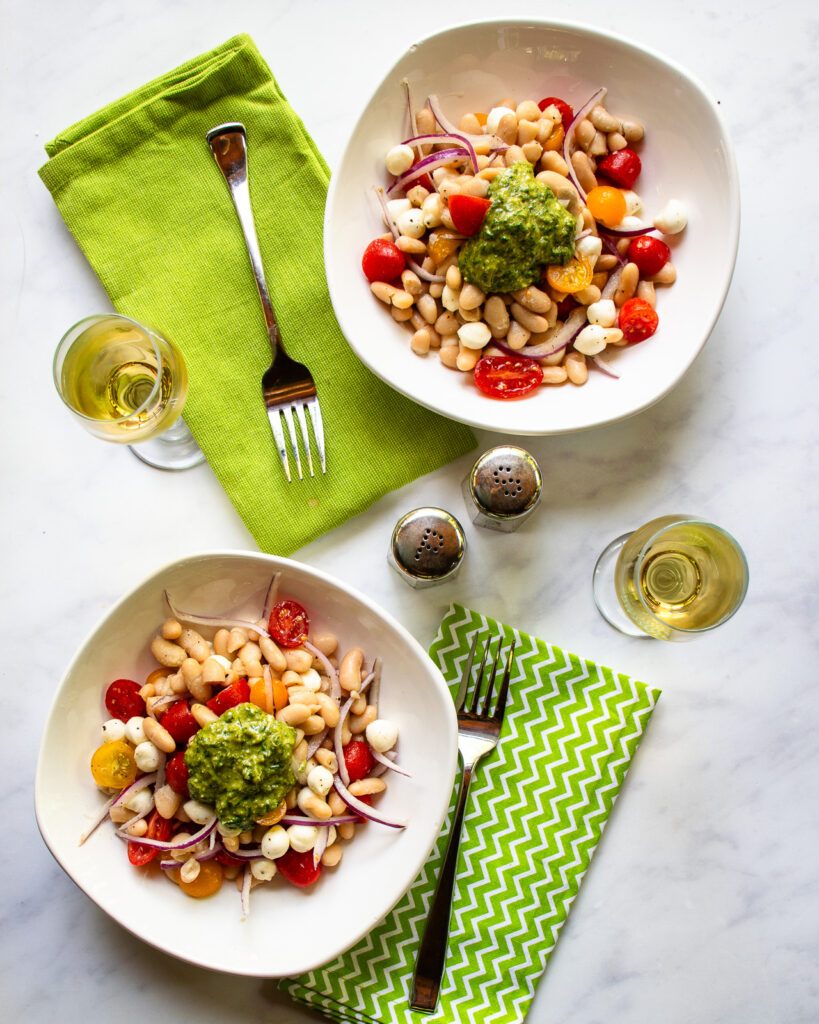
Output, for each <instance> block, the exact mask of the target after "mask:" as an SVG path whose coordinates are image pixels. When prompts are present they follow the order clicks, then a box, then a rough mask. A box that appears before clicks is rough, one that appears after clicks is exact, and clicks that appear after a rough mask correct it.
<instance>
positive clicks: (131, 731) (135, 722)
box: [125, 715, 145, 747]
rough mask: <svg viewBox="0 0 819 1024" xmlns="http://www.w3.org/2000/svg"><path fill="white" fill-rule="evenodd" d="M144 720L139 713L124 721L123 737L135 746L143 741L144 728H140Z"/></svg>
mask: <svg viewBox="0 0 819 1024" xmlns="http://www.w3.org/2000/svg"><path fill="white" fill-rule="evenodd" d="M144 721H145V719H144V718H143V717H142V716H141V715H134V717H133V718H129V719H128V721H127V722H126V723H125V739H126V740H128V742H129V743H133V745H134V746H135V747H136V746H138V745H139V744H140V743H144V742H145V730H144V729H143V728H142V723H143V722H144Z"/></svg>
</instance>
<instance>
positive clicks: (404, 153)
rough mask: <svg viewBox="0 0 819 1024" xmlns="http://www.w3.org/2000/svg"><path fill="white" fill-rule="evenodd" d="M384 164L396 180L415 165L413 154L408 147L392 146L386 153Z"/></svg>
mask: <svg viewBox="0 0 819 1024" xmlns="http://www.w3.org/2000/svg"><path fill="white" fill-rule="evenodd" d="M384 163H385V164H386V165H387V170H388V171H389V172H390V174H394V175H395V176H396V178H397V177H398V175H399V174H403V173H404V171H408V170H409V169H410V167H412V165H413V163H415V153H413V151H412V149H411V147H410V146H404V145H402V146H393V147H392V149H391V150H390V151H389V152H388V153H387V156H386V159H385V160H384Z"/></svg>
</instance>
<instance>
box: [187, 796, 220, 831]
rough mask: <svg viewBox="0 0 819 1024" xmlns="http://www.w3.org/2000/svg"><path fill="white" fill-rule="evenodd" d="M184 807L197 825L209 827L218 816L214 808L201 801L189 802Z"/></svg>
mask: <svg viewBox="0 0 819 1024" xmlns="http://www.w3.org/2000/svg"><path fill="white" fill-rule="evenodd" d="M182 806H183V808H184V810H185V814H187V816H188V817H189V818H190V819H191V821H193V822H195V823H196V824H197V825H207V823H208V822H209V821H213V819H214V817H215V816H216V815H215V813H214V810H213V808H212V807H208V805H207V804H203V803H202V802H201V801H200V800H187V801H185V803H184V804H183V805H182Z"/></svg>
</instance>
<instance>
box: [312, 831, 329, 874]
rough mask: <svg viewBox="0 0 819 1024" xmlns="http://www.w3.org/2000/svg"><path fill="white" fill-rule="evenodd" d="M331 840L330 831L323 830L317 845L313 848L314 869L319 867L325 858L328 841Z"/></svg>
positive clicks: (318, 836) (317, 838) (317, 837)
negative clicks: (319, 863)
mask: <svg viewBox="0 0 819 1024" xmlns="http://www.w3.org/2000/svg"><path fill="white" fill-rule="evenodd" d="M329 838H330V829H329V828H323V829H321V831H320V832H319V834H318V835H317V836H316V845H315V846H314V847H313V867H317V866H318V862H319V861H320V860H321V858H322V857H323V856H324V851H325V850H326V849H327V840H328V839H329Z"/></svg>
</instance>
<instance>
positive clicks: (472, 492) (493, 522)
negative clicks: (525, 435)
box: [462, 444, 543, 533]
mask: <svg viewBox="0 0 819 1024" xmlns="http://www.w3.org/2000/svg"><path fill="white" fill-rule="evenodd" d="M462 489H463V495H464V501H465V502H466V507H467V512H468V514H469V518H470V519H471V520H472V522H473V523H474V524H475V526H484V527H486V528H487V529H488V530H501V531H502V532H503V533H511V532H512V531H513V530H517V528H518V527H519V526H520V525H521V523H523V522H525V521H526V520H527V519H528V518H529V516H530V515H531V514H532V513H533V512H534V510H535V509H536V508H537V505H538V502H539V501H540V496H541V492H542V490H543V478H542V477H541V475H540V467H539V466H538V464H537V462H536V461H535V459H534V457H533V456H532V455H530V454H529V452H527V451H526V450H525V449H524V448H518V446H517V445H513V444H501V445H498V446H497V447H496V448H490V449H489V451H487V452H484V453H483V455H481V457H480V458H479V459H478V461H477V462H476V463H475V465H474V466H473V467H472V469H471V470H470V472H469V474H468V475H467V476H466V478H465V479H464V482H463V487H462Z"/></svg>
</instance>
